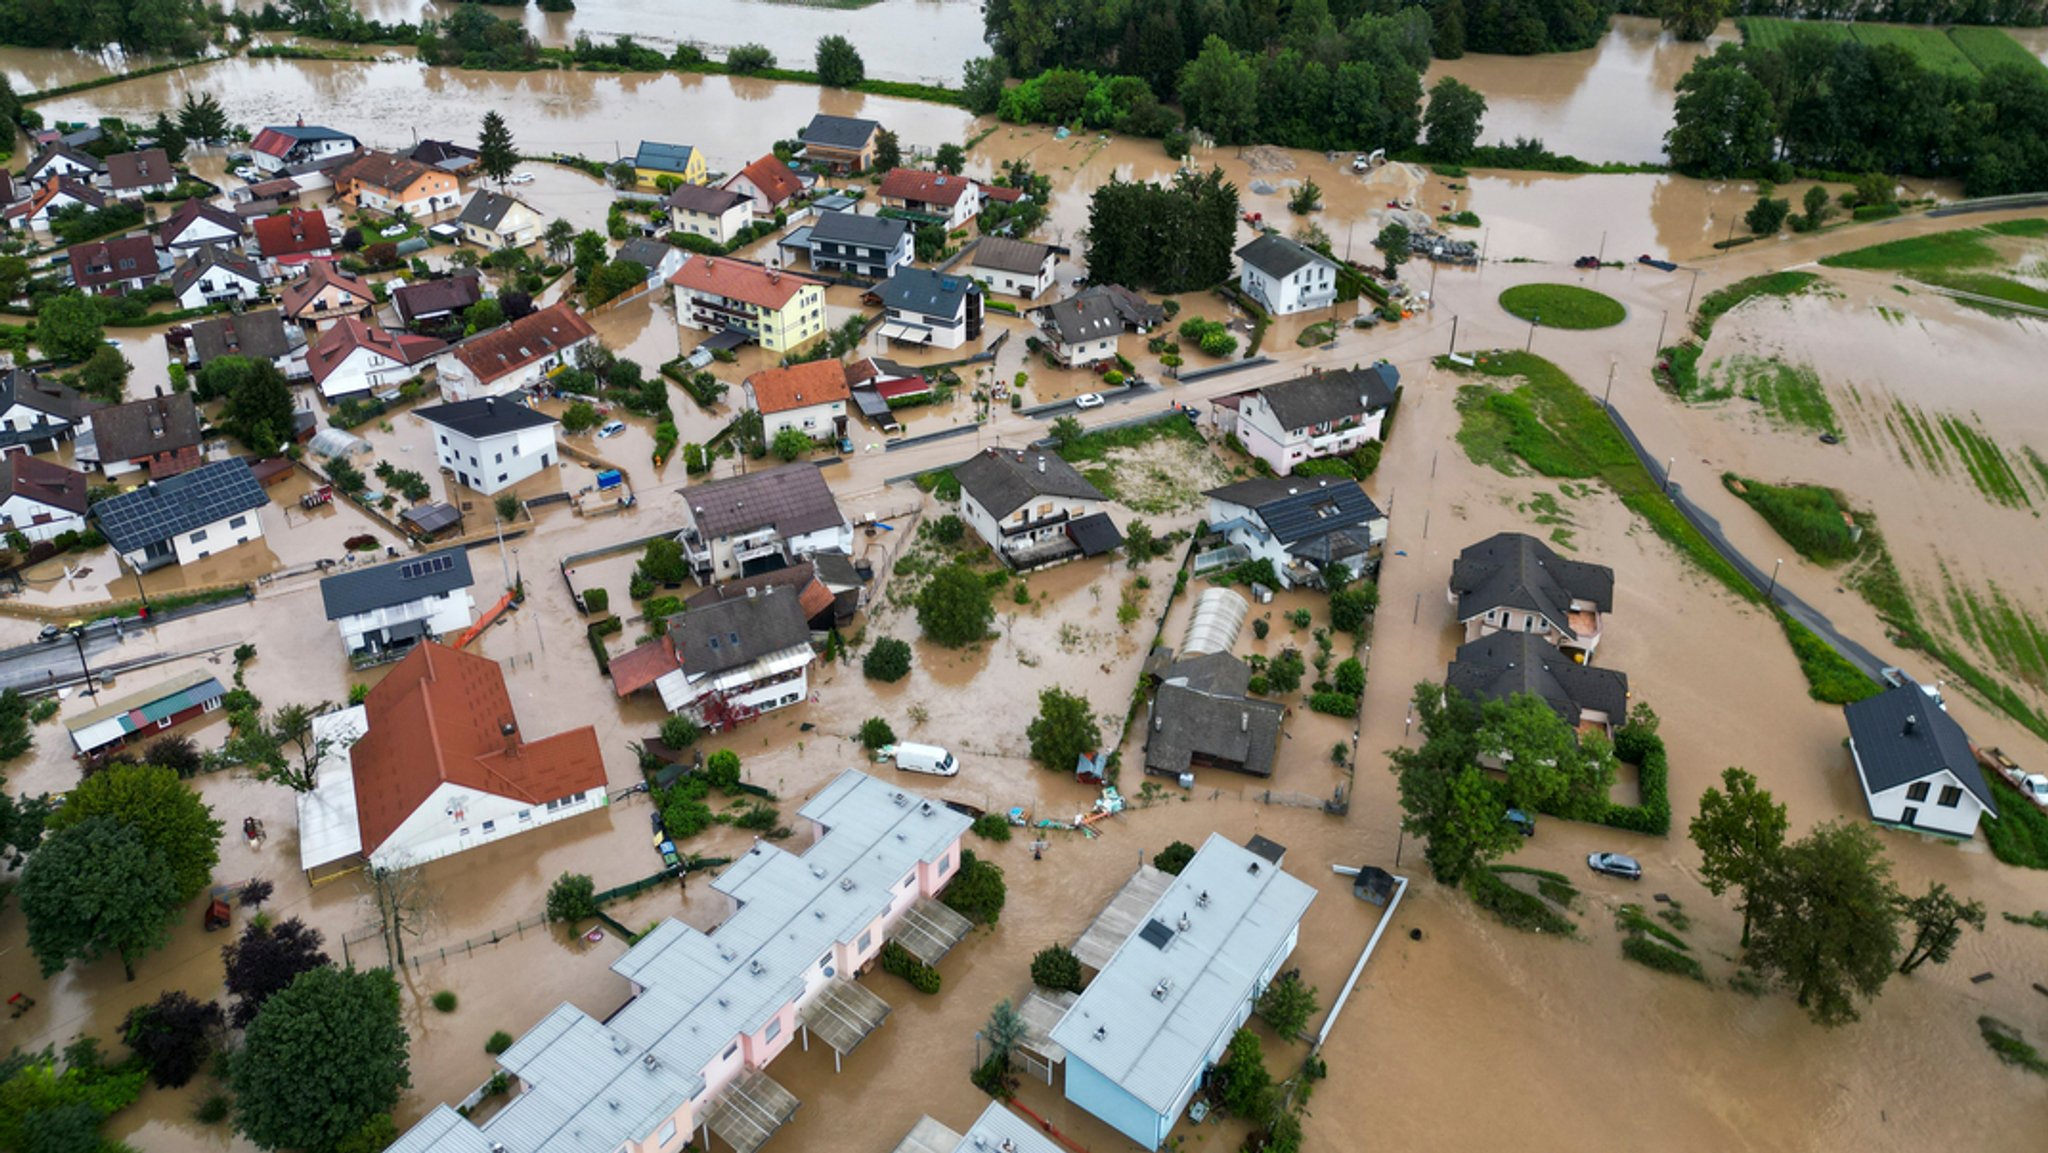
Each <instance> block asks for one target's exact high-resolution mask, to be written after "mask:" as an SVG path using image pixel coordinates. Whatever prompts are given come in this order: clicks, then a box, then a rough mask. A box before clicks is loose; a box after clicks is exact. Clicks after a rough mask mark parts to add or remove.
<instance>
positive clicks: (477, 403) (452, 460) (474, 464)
mask: <svg viewBox="0 0 2048 1153" xmlns="http://www.w3.org/2000/svg"><path fill="white" fill-rule="evenodd" d="M416 415H417V416H418V417H419V418H420V419H421V420H424V421H426V422H427V423H428V424H430V425H432V426H433V427H434V457H435V460H436V461H437V462H439V464H440V466H441V467H442V468H444V469H447V470H449V471H451V472H453V473H454V474H455V479H456V480H458V481H460V482H462V484H463V485H464V486H465V487H467V488H472V489H475V490H476V491H478V492H480V493H483V494H484V495H486V496H489V495H491V494H492V493H496V492H499V491H502V490H504V489H508V488H511V487H512V486H513V485H516V484H518V483H519V482H520V481H522V480H525V479H526V478H527V477H529V476H532V475H533V474H535V473H537V472H539V471H541V470H542V469H545V468H552V467H554V464H555V461H556V459H557V458H558V457H559V456H560V449H558V448H557V447H556V445H555V427H556V425H557V424H558V423H559V422H558V421H556V420H555V418H554V417H552V416H549V415H548V414H547V413H544V412H541V411H540V410H538V409H532V408H528V407H526V406H525V405H523V404H520V403H518V402H517V401H514V400H512V399H511V398H509V397H507V398H503V399H500V398H498V397H494V396H485V397H478V398H477V399H475V400H458V401H455V402H453V403H450V404H440V405H435V406H433V407H432V408H423V409H420V410H419V412H418V413H417V414H416Z"/></svg>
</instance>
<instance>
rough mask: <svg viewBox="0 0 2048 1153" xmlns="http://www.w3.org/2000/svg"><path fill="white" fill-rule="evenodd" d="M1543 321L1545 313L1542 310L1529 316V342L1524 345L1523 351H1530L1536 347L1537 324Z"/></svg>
mask: <svg viewBox="0 0 2048 1153" xmlns="http://www.w3.org/2000/svg"><path fill="white" fill-rule="evenodd" d="M1541 323H1543V314H1542V313H1540V312H1539V313H1536V314H1535V315H1534V316H1531V317H1530V318H1529V342H1528V343H1527V344H1524V345H1523V346H1522V351H1523V352H1529V351H1531V350H1532V349H1534V348H1535V347H1536V326H1537V325H1539V324H1541Z"/></svg>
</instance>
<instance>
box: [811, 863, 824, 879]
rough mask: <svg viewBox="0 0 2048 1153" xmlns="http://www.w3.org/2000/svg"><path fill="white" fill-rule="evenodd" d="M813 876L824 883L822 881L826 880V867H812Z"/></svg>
mask: <svg viewBox="0 0 2048 1153" xmlns="http://www.w3.org/2000/svg"><path fill="white" fill-rule="evenodd" d="M811 876H813V877H816V878H818V879H819V880H821V881H822V880H824V879H825V868H824V866H822V865H812V866H811Z"/></svg>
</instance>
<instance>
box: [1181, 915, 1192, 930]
mask: <svg viewBox="0 0 2048 1153" xmlns="http://www.w3.org/2000/svg"><path fill="white" fill-rule="evenodd" d="M1191 924H1193V922H1191V921H1189V920H1188V915H1187V914H1186V913H1182V914H1181V915H1180V931H1181V932H1183V933H1185V932H1187V931H1188V926H1189V925H1191Z"/></svg>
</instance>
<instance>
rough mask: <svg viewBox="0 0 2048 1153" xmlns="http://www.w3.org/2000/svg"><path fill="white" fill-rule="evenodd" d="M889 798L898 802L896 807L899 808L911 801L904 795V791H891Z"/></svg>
mask: <svg viewBox="0 0 2048 1153" xmlns="http://www.w3.org/2000/svg"><path fill="white" fill-rule="evenodd" d="M889 799H890V800H892V801H894V802H896V807H897V808H899V809H900V808H902V807H903V806H904V805H906V804H908V803H910V798H909V797H906V796H904V795H903V794H902V793H891V794H889Z"/></svg>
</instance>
